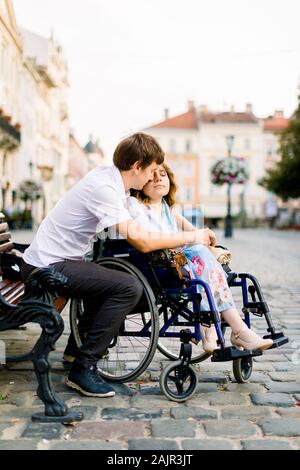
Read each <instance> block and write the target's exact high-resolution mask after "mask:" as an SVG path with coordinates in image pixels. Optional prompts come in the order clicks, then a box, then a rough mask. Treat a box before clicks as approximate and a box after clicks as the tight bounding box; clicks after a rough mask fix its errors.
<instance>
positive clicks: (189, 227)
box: [172, 210, 197, 232]
mask: <svg viewBox="0 0 300 470" xmlns="http://www.w3.org/2000/svg"><path fill="white" fill-rule="evenodd" d="M172 214H173V216H174V218H175V220H176V224H177V227H178V230H182V231H184V232H194V231H195V230H197V229H196V227H194V225H193V224H191V223H190V222H189V221H188V220H187V219H186V218H185V217H183V216H182V215H181V214H179V213H178V212H177V211H176V210H173V211H172Z"/></svg>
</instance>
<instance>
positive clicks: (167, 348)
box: [157, 310, 226, 364]
mask: <svg viewBox="0 0 300 470" xmlns="http://www.w3.org/2000/svg"><path fill="white" fill-rule="evenodd" d="M170 317H171V313H169V312H168V318H170ZM164 321H165V320H164V312H163V311H161V310H159V323H160V328H162V327H163V326H164ZM182 328H183V327H182V326H176V325H171V326H170V327H169V328H168V333H177V334H179V333H180V331H181V330H182ZM190 328H191V330H193V328H194V327H193V326H192V325H191V326H190ZM211 328H214V327H213V326H211ZM221 331H222V334H223V336H224V335H225V332H226V326H225V325H224V324H222V326H221ZM180 347H181V342H180V339H179V337H175V338H174V337H173V338H170V337H161V336H160V337H159V340H158V345H157V348H158V350H159V351H160V352H161V353H162V354H163V355H164V356H165V357H167V358H168V359H171V361H176V360H177V359H178V357H179V353H180ZM210 356H211V354H209V353H207V352H205V351H204V350H203V347H202V341H201V340H200V342H199V343H198V344H197V345H196V344H192V357H191V364H196V363H197V362H202V361H205V360H206V359H208V358H209V357H210Z"/></svg>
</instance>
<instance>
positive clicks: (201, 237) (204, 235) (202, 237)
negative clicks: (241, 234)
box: [195, 228, 217, 246]
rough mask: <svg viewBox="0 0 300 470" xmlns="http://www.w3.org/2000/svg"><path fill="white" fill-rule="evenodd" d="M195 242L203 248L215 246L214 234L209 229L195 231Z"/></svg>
mask: <svg viewBox="0 0 300 470" xmlns="http://www.w3.org/2000/svg"><path fill="white" fill-rule="evenodd" d="M195 241H196V243H201V244H202V245H205V246H215V245H216V243H217V239H216V235H215V233H214V232H213V231H212V230H210V229H209V228H204V229H201V230H197V234H196V240H195Z"/></svg>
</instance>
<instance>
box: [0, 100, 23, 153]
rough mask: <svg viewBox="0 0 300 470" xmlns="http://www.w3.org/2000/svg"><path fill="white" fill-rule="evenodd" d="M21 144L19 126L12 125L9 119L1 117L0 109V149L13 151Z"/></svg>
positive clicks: (0, 111) (4, 116)
mask: <svg viewBox="0 0 300 470" xmlns="http://www.w3.org/2000/svg"><path fill="white" fill-rule="evenodd" d="M20 142H21V132H20V125H19V124H16V125H14V126H13V125H12V124H11V123H10V117H9V116H6V115H2V110H1V109H0V148H1V149H4V150H15V149H16V148H17V147H19V145H20Z"/></svg>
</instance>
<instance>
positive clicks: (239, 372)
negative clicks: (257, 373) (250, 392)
mask: <svg viewBox="0 0 300 470" xmlns="http://www.w3.org/2000/svg"><path fill="white" fill-rule="evenodd" d="M232 362H233V364H232V371H233V375H234V378H235V380H236V381H237V383H239V384H243V383H246V382H248V381H249V378H250V376H251V373H252V369H253V359H252V357H243V358H241V359H235V360H234V361H232Z"/></svg>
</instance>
